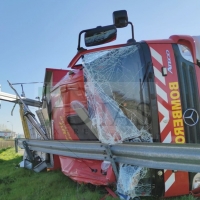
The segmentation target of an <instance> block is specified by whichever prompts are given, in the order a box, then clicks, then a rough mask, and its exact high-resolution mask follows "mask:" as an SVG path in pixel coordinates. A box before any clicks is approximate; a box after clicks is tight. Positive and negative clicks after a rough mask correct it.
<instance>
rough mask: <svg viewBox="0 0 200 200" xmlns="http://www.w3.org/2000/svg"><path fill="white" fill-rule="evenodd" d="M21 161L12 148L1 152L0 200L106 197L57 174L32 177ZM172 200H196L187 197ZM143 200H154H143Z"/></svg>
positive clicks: (94, 199)
mask: <svg viewBox="0 0 200 200" xmlns="http://www.w3.org/2000/svg"><path fill="white" fill-rule="evenodd" d="M20 161H22V156H21V155H19V154H16V153H15V152H14V148H9V149H1V150H0V200H33V199H34V200H100V199H101V198H102V197H104V196H105V195H106V192H105V190H104V188H103V187H96V186H92V185H79V184H77V183H76V182H74V181H72V180H71V179H69V178H68V177H66V176H65V175H64V174H62V172H60V171H48V172H40V173H35V172H33V171H30V170H27V169H24V168H19V167H17V166H18V164H19V162H20ZM113 199H114V198H112V197H108V198H106V200H113ZM172 199H173V200H194V199H195V198H193V197H189V196H187V197H180V198H170V200H172ZM116 200H117V199H116ZM142 200H155V198H154V197H148V198H147V197H146V198H142Z"/></svg>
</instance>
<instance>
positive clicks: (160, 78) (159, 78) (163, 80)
mask: <svg viewBox="0 0 200 200" xmlns="http://www.w3.org/2000/svg"><path fill="white" fill-rule="evenodd" d="M153 68H154V75H155V77H156V78H157V79H158V80H159V81H160V82H161V83H163V84H164V85H166V82H165V76H163V75H162V73H161V72H160V71H159V70H158V69H157V68H156V67H154V66H153Z"/></svg>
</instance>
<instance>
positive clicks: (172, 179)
mask: <svg viewBox="0 0 200 200" xmlns="http://www.w3.org/2000/svg"><path fill="white" fill-rule="evenodd" d="M174 182H175V173H172V174H171V176H170V177H169V178H168V179H167V181H166V182H165V192H167V190H169V188H170V187H171V186H172V185H173V183H174Z"/></svg>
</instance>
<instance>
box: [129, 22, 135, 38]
mask: <svg viewBox="0 0 200 200" xmlns="http://www.w3.org/2000/svg"><path fill="white" fill-rule="evenodd" d="M128 24H130V25H131V32H132V39H133V40H134V41H135V38H134V29H133V24H132V23H131V22H128Z"/></svg>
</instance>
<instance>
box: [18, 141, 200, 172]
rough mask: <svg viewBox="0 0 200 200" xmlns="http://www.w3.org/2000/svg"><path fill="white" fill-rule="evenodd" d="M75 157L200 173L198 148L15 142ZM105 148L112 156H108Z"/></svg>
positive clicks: (193, 146) (132, 144)
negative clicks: (112, 160)
mask: <svg viewBox="0 0 200 200" xmlns="http://www.w3.org/2000/svg"><path fill="white" fill-rule="evenodd" d="M23 141H26V143H27V144H28V147H29V149H30V150H34V151H41V152H45V153H50V154H56V155H62V156H69V157H75V158H84V159H94V160H109V161H110V160H111V159H114V161H115V162H118V163H125V164H131V165H138V166H142V167H148V168H154V169H169V170H170V169H171V170H179V171H189V172H200V145H198V144H180V145H178V144H162V143H123V144H116V145H107V144H102V143H100V142H83V141H55V140H54V141H53V140H48V141H44V140H28V139H18V145H19V146H20V147H21V148H23V144H22V142H23ZM106 148H109V149H110V151H111V153H112V158H111V157H110V155H108V154H107V151H106Z"/></svg>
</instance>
